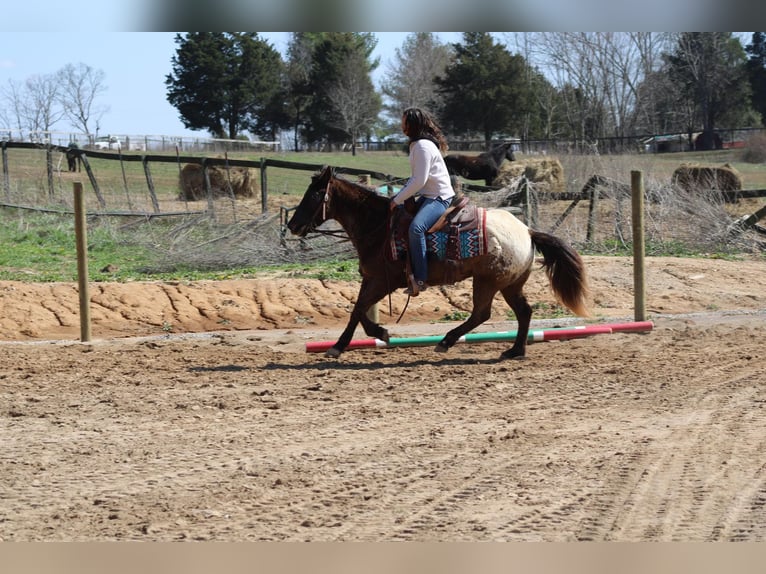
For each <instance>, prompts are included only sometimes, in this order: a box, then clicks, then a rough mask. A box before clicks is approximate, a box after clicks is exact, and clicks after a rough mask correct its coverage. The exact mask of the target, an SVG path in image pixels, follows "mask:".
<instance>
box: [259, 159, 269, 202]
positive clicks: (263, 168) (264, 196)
mask: <svg viewBox="0 0 766 574" xmlns="http://www.w3.org/2000/svg"><path fill="white" fill-rule="evenodd" d="M268 196H269V192H268V190H267V189H266V158H263V157H262V158H261V211H262V212H263V213H268V211H269V204H268V202H267V201H266V200H267V199H268Z"/></svg>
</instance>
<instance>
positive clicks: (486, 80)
mask: <svg viewBox="0 0 766 574" xmlns="http://www.w3.org/2000/svg"><path fill="white" fill-rule="evenodd" d="M453 48H454V50H455V56H454V59H453V60H452V62H451V63H450V64H449V65H448V66H447V68H446V70H445V72H444V75H443V76H440V77H439V78H437V80H436V83H437V85H438V86H439V92H440V94H441V96H442V97H443V102H444V103H443V106H442V108H441V110H440V114H439V116H440V120H441V122H442V125H443V127H444V129H445V131H447V132H448V133H449V132H452V135H453V137H454V136H468V137H471V136H472V135H475V134H478V135H480V136H482V137H483V138H484V141H485V142H486V146H487V147H488V148H489V147H490V144H491V141H492V138H493V137H494V136H496V135H498V134H500V135H503V134H508V133H521V131H522V130H523V128H524V124H525V121H524V120H525V115H526V114H527V113H528V111H529V109H530V107H531V102H532V97H531V93H530V89H529V86H530V84H529V83H528V82H527V81H526V63H525V61H524V58H523V57H521V56H519V55H512V54H511V53H510V52H508V50H507V49H506V48H505V47H504V46H502V45H500V44H498V43H496V42H495V41H494V39H493V38H492V36H491V35H490V34H489V33H488V32H465V33H464V34H463V43H458V44H454V45H453Z"/></svg>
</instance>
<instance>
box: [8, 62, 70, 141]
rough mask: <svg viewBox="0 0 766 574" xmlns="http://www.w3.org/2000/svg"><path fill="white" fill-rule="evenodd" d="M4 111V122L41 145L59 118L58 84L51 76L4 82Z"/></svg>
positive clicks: (60, 110)
mask: <svg viewBox="0 0 766 574" xmlns="http://www.w3.org/2000/svg"><path fill="white" fill-rule="evenodd" d="M2 93H3V96H4V99H5V101H6V102H7V105H8V109H7V110H6V111H5V112H4V113H3V120H4V122H5V123H6V124H7V125H8V126H9V127H10V126H14V127H15V128H16V129H18V130H19V131H27V132H29V133H30V137H31V138H33V139H37V140H39V141H41V140H42V139H44V138H45V137H47V136H44V135H42V133H41V132H49V131H50V130H51V129H52V128H53V126H54V125H55V124H56V123H57V122H58V121H59V120H60V119H61V118H62V117H63V115H64V112H63V110H62V109H61V107H60V106H59V105H58V101H57V98H58V82H57V79H56V76H55V75H45V76H31V77H30V78H27V80H26V81H25V82H24V83H23V84H20V83H16V82H14V81H13V80H9V81H8V85H7V86H6V87H5V89H3V92H2Z"/></svg>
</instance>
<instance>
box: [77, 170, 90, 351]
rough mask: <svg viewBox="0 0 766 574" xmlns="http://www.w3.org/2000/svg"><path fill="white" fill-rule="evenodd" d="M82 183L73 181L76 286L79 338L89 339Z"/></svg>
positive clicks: (86, 236) (86, 249)
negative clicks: (78, 297)
mask: <svg viewBox="0 0 766 574" xmlns="http://www.w3.org/2000/svg"><path fill="white" fill-rule="evenodd" d="M87 229H88V228H87V225H86V224H85V198H84V197H83V193H82V183H81V182H79V181H76V182H74V231H75V241H76V243H77V286H78V290H79V295H80V340H81V341H83V342H87V341H90V293H89V291H88V231H87Z"/></svg>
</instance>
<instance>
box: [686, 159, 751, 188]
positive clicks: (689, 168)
mask: <svg viewBox="0 0 766 574" xmlns="http://www.w3.org/2000/svg"><path fill="white" fill-rule="evenodd" d="M672 182H673V185H676V186H678V187H680V188H682V189H684V190H685V191H689V192H694V191H710V190H718V191H739V190H741V189H742V175H741V174H740V173H739V172H738V171H737V170H736V169H735V168H734V167H732V166H731V165H729V164H728V163H725V164H723V165H722V166H711V165H700V164H689V163H682V164H681V165H680V166H679V167H677V168H676V170H675V171H674V172H673V176H672Z"/></svg>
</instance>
